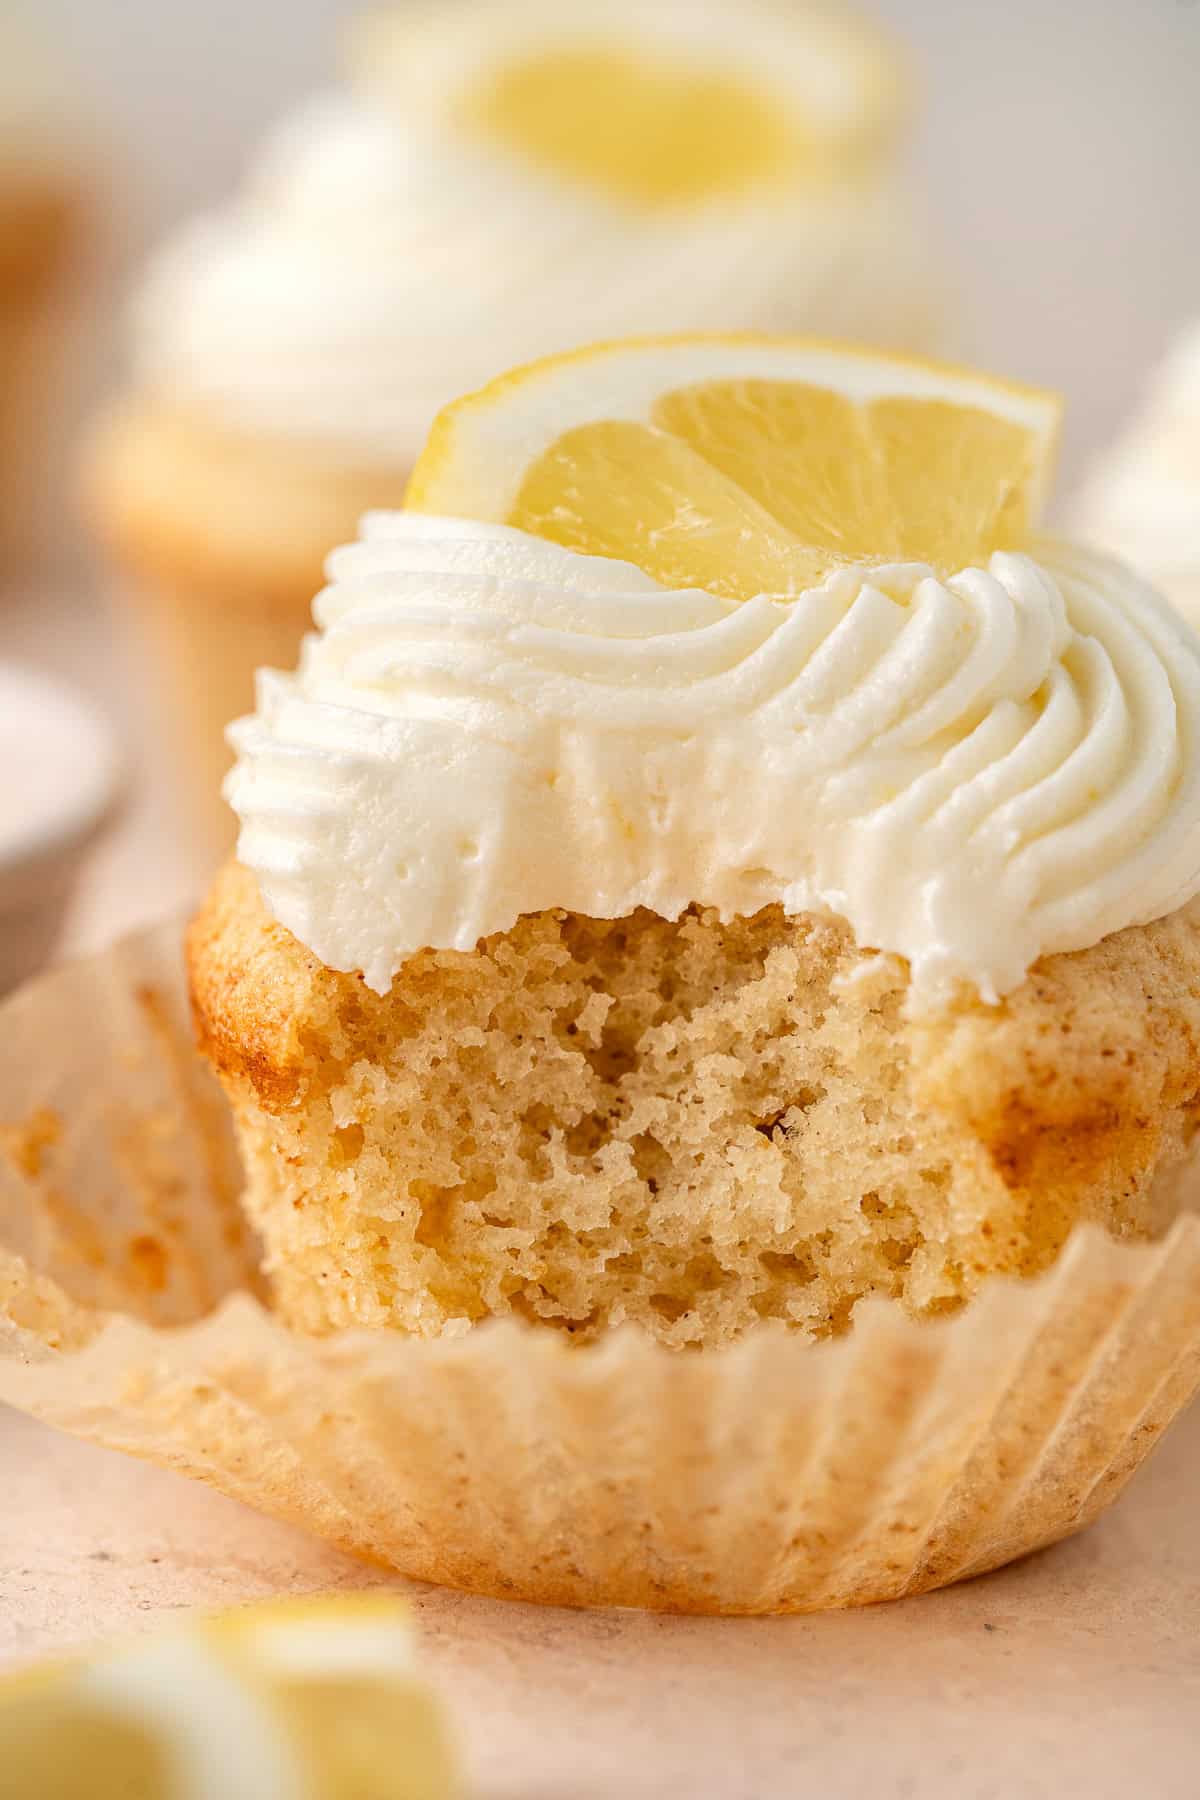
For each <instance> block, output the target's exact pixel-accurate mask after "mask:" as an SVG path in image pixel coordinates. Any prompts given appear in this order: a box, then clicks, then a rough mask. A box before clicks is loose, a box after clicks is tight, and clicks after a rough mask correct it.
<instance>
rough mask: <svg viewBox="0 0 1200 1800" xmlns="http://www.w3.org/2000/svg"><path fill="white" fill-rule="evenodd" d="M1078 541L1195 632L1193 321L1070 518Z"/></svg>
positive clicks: (1199, 543)
mask: <svg viewBox="0 0 1200 1800" xmlns="http://www.w3.org/2000/svg"><path fill="white" fill-rule="evenodd" d="M1075 522H1076V525H1077V527H1078V529H1079V531H1080V532H1081V534H1083V535H1086V536H1087V537H1090V538H1092V539H1093V540H1094V541H1095V542H1097V543H1099V544H1102V545H1103V546H1104V547H1105V548H1106V549H1109V550H1112V551H1114V552H1115V553H1116V554H1117V555H1118V556H1122V557H1124V558H1125V560H1126V561H1127V562H1130V563H1133V564H1134V566H1135V567H1137V568H1140V569H1144V570H1146V571H1147V572H1148V573H1149V574H1150V575H1152V576H1153V578H1154V580H1155V581H1156V583H1157V584H1158V586H1159V587H1161V588H1162V589H1163V590H1164V591H1165V592H1166V594H1167V595H1168V596H1169V598H1170V599H1171V600H1173V601H1174V603H1175V605H1176V606H1177V607H1178V608H1179V610H1180V611H1181V612H1182V613H1183V614H1184V616H1185V617H1186V618H1187V619H1188V620H1189V622H1190V623H1191V624H1192V625H1193V626H1196V627H1200V322H1198V323H1197V324H1195V325H1193V326H1192V327H1191V328H1190V329H1189V330H1187V331H1185V332H1184V333H1182V335H1181V336H1180V337H1179V338H1178V339H1177V341H1176V342H1175V344H1174V345H1173V347H1172V348H1171V350H1170V352H1169V353H1168V355H1167V357H1166V358H1165V360H1164V362H1163V364H1162V366H1161V368H1159V369H1158V370H1157V371H1156V373H1155V375H1154V377H1153V379H1152V381H1151V384H1150V388H1149V391H1148V393H1147V395H1146V399H1145V401H1144V403H1143V405H1142V407H1141V410H1140V411H1139V413H1138V414H1137V416H1136V417H1135V418H1134V419H1133V420H1132V421H1131V423H1130V424H1129V425H1128V427H1127V428H1126V430H1125V432H1124V433H1123V434H1122V436H1121V437H1120V438H1118V440H1117V442H1116V443H1115V444H1114V445H1113V446H1112V448H1111V449H1110V450H1109V451H1108V453H1107V454H1106V455H1105V456H1104V457H1103V458H1102V459H1101V460H1100V462H1099V463H1098V464H1097V466H1096V468H1095V470H1094V472H1093V474H1092V477H1091V479H1090V481H1088V482H1087V484H1086V485H1085V487H1084V491H1083V493H1082V495H1081V496H1080V500H1079V503H1078V507H1077V512H1076V521H1075Z"/></svg>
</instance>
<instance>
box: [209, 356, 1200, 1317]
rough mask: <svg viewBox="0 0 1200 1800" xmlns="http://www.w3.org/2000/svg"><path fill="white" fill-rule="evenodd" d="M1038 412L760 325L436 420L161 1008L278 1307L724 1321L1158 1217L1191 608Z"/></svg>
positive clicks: (1168, 1114)
mask: <svg viewBox="0 0 1200 1800" xmlns="http://www.w3.org/2000/svg"><path fill="white" fill-rule="evenodd" d="M1056 425H1057V407H1056V405H1055V403H1054V402H1053V400H1052V399H1051V398H1049V397H1048V396H1045V395H1043V394H1040V393H1037V392H1034V391H1030V390H1025V389H1020V388H1015V387H1011V386H1007V385H1005V384H1002V383H1000V382H996V381H992V380H989V379H987V378H985V377H983V376H979V375H973V374H970V373H968V372H964V371H957V370H953V369H949V368H944V367H940V366H936V365H927V364H920V363H915V362H907V361H903V360H897V359H894V358H891V357H887V356H883V355H872V354H868V353H857V352H853V351H850V350H845V349H839V348H836V347H829V346H821V345H818V344H812V343H805V342H796V341H772V340H760V341H755V340H739V339H703V338H701V339H686V338H685V339H676V340H664V341H652V340H646V341H641V342H636V343H630V344H625V345H616V346H611V347H608V348H603V349H599V350H594V351H590V352H583V353H580V354H578V355H576V356H566V357H561V358H552V359H549V360H548V361H545V362H543V363H541V364H538V365H535V366H533V367H531V368H528V369H525V370H522V371H519V372H517V373H516V374H515V375H512V376H509V377H507V378H505V379H503V380H501V381H499V382H497V383H495V384H494V385H493V386H491V387H490V388H488V389H485V390H484V391H483V392H482V393H481V394H479V395H476V396H474V397H471V398H469V399H467V400H466V401H463V402H462V403H460V404H459V405H457V406H455V407H452V408H450V409H449V410H448V411H447V412H446V413H445V414H443V416H442V418H441V419H440V420H439V422H438V425H437V426H436V428H435V430H434V432H433V434H432V437H431V440H430V443H429V446H428V448H427V450H426V452H425V454H424V456H423V457H422V459H421V462H420V464H419V465H418V468H417V471H416V473H415V475H414V478H413V483H412V487H411V490H410V493H411V509H410V510H409V511H407V512H404V513H393V514H386V515H381V516H379V517H377V518H375V519H373V520H369V521H368V522H367V525H366V528H365V533H364V536H363V538H362V541H361V542H360V543H358V544H357V545H355V546H352V547H350V548H348V549H345V550H342V551H340V552H338V553H337V554H336V555H335V556H334V557H333V559H332V562H331V565H330V570H331V577H332V580H331V585H330V586H329V587H328V588H327V589H326V590H325V592H324V593H323V594H322V595H321V596H320V598H319V599H318V601H317V605H316V619H317V624H318V627H319V632H318V635H317V636H315V637H313V638H310V639H309V640H308V642H307V644H306V646H305V650H304V654H303V657H302V660H301V664H300V668H299V671H298V672H297V673H296V674H295V675H281V674H271V673H267V674H264V675H263V676H262V677H261V679H260V686H259V698H258V710H257V713H256V714H255V716H253V717H252V718H250V719H248V720H246V721H244V722H242V723H241V724H240V725H238V726H237V727H236V729H235V730H234V732H233V734H232V736H233V741H234V743H235V745H236V747H237V750H238V753H239V762H238V766H237V768H236V770H235V772H234V773H233V775H232V776H231V778H230V781H229V785H228V794H229V798H230V800H231V802H232V805H233V807H234V809H235V810H236V812H237V813H238V814H239V816H240V818H241V821H242V831H241V838H240V844H239V858H240V861H239V863H238V864H237V865H233V866H231V867H230V868H229V869H227V871H226V872H225V873H224V874H223V875H222V876H221V878H220V879H219V881H218V882H217V884H216V887H215V888H214V890H213V892H212V895H211V897H210V899H209V901H208V903H207V905H206V906H205V908H204V910H203V912H202V913H201V915H200V918H199V919H198V921H197V922H196V924H195V926H194V928H193V931H192V934H191V941H190V967H191V980H192V990H193V996H194V1004H195V1011H196V1017H197V1020H198V1024H199V1031H200V1038H201V1043H202V1045H203V1047H204V1048H205V1050H206V1051H207V1053H208V1055H209V1057H210V1058H211V1060H212V1061H213V1062H214V1064H215V1065H216V1067H217V1069H218V1070H219V1072H220V1074H221V1077H222V1080H223V1082H224V1084H225V1087H226V1091H227V1093H228V1095H229V1097H230V1099H231V1101H232V1104H233V1108H234V1111H235V1114H236V1117H237V1122H238V1129H239V1135H240V1141H241V1148H242V1152H243V1156H244V1160H245V1165H246V1170H247V1189H246V1204H247V1207H248V1209H249V1212H250V1214H251V1217H252V1218H253V1221H254V1223H255V1225H256V1226H257V1227H258V1229H259V1231H260V1233H261V1235H262V1239H263V1242H264V1243H265V1245H266V1247H267V1253H268V1267H269V1270H270V1274H271V1276H272V1279H273V1283H274V1288H275V1292H276V1295H277V1300H278V1305H279V1307H280V1309H281V1311H282V1314H283V1316H284V1317H285V1318H286V1319H288V1320H289V1321H291V1322H292V1323H293V1324H295V1325H296V1326H298V1327H300V1328H302V1329H304V1330H305V1331H310V1332H324V1331H329V1330H333V1329H336V1328H339V1327H343V1326H347V1325H351V1324H358V1325H368V1326H375V1327H394V1328H396V1329H397V1330H399V1331H401V1332H405V1333H414V1334H425V1335H432V1336H436V1335H445V1334H450V1335H454V1334H457V1333H461V1332H465V1331H468V1330H469V1329H470V1328H471V1327H472V1326H473V1325H475V1324H477V1323H478V1322H479V1321H482V1320H484V1319H489V1318H496V1317H498V1316H503V1315H506V1314H515V1315H517V1316H518V1317H520V1318H522V1319H525V1320H528V1321H532V1322H534V1323H535V1324H536V1325H538V1326H539V1327H542V1328H545V1329H550V1330H558V1331H561V1332H564V1333H569V1334H571V1335H573V1336H575V1337H582V1338H587V1337H596V1336H602V1335H606V1334H608V1333H610V1332H611V1330H612V1328H613V1327H615V1326H617V1325H619V1324H621V1323H624V1322H633V1323H636V1324H637V1325H638V1326H639V1327H641V1328H642V1329H643V1330H644V1331H645V1332H647V1333H649V1334H651V1335H652V1336H653V1337H655V1338H657V1339H660V1340H661V1341H662V1342H664V1343H665V1344H667V1345H669V1346H673V1347H674V1346H683V1345H691V1346H698V1347H702V1348H712V1347H714V1346H720V1345H724V1344H727V1343H729V1342H731V1341H732V1340H734V1339H736V1338H738V1337H740V1336H742V1335H743V1334H745V1333H747V1332H748V1331H749V1330H750V1329H751V1328H752V1327H753V1326H755V1325H756V1324H758V1323H760V1322H761V1321H764V1320H771V1321H777V1322H779V1323H782V1324H784V1325H787V1326H790V1327H792V1328H794V1329H795V1330H797V1331H798V1332H801V1333H803V1334H806V1335H808V1336H810V1337H828V1336H837V1335H840V1334H843V1333H845V1332H847V1331H849V1330H851V1329H852V1327H853V1325H854V1321H855V1315H856V1312H857V1310H858V1309H859V1307H860V1306H861V1305H862V1303H863V1302H864V1301H866V1300H868V1299H869V1298H871V1297H879V1296H883V1297H885V1298H887V1299H888V1300H891V1301H894V1302H898V1303H899V1304H900V1305H901V1306H902V1307H903V1308H905V1309H906V1310H907V1311H908V1312H909V1313H911V1314H913V1315H916V1316H920V1317H927V1316H929V1315H931V1314H938V1313H942V1312H946V1311H953V1310H955V1309H957V1308H960V1307H962V1306H963V1305H964V1303H966V1302H969V1301H970V1300H971V1299H972V1297H973V1296H974V1295H975V1294H976V1293H977V1292H978V1290H979V1289H980V1287H981V1286H982V1285H983V1284H984V1283H985V1281H986V1280H987V1279H988V1278H989V1277H991V1276H995V1275H997V1274H1007V1275H1012V1276H1022V1277H1027V1276H1030V1275H1033V1274H1036V1273H1037V1272H1039V1271H1042V1270H1044V1269H1046V1268H1047V1267H1048V1266H1049V1265H1050V1264H1051V1263H1053V1261H1054V1260H1055V1258H1056V1257H1057V1256H1058V1255H1059V1254H1060V1252H1061V1251H1062V1248H1063V1246H1064V1244H1065V1243H1066V1241H1067V1239H1068V1237H1069V1236H1070V1235H1071V1233H1072V1232H1073V1230H1074V1228H1075V1227H1076V1226H1078V1225H1080V1224H1081V1223H1083V1222H1087V1221H1092V1222H1097V1223H1099V1224H1101V1225H1103V1226H1104V1227H1105V1228H1107V1230H1108V1231H1109V1232H1110V1233H1112V1234H1114V1235H1115V1236H1118V1237H1124V1238H1130V1239H1136V1240H1148V1239H1151V1238H1154V1237H1156V1236H1158V1235H1160V1234H1161V1233H1162V1232H1163V1231H1164V1230H1165V1229H1166V1228H1167V1226H1168V1225H1169V1224H1170V1223H1171V1221H1172V1220H1173V1219H1174V1217H1175V1216H1176V1214H1177V1212H1178V1209H1179V1205H1180V1198H1179V1196H1180V1193H1181V1191H1182V1188H1181V1184H1180V1183H1179V1182H1178V1181H1177V1180H1176V1179H1175V1178H1176V1176H1177V1175H1178V1174H1179V1172H1180V1170H1181V1169H1182V1168H1183V1167H1184V1164H1185V1160H1186V1157H1187V1155H1188V1152H1189V1147H1190V1144H1191V1140H1192V1137H1193V1134H1194V1129H1195V1121H1196V1117H1197V1104H1198V1100H1200V1054H1198V1052H1197V1045H1198V1044H1200V1000H1198V999H1197V994H1198V993H1200V912H1198V911H1197V908H1196V907H1195V906H1193V905H1191V904H1189V903H1190V902H1191V899H1192V896H1193V895H1194V894H1196V892H1197V891H1198V890H1200V762H1197V760H1196V755H1195V746H1196V743H1197V741H1200V740H1198V735H1197V734H1198V733H1200V645H1198V644H1197V642H1196V640H1195V639H1194V638H1193V637H1192V635H1191V633H1190V632H1189V631H1188V630H1187V629H1186V628H1185V627H1184V626H1183V624H1182V623H1181V622H1180V621H1179V620H1178V619H1177V618H1176V617H1175V615H1174V614H1173V613H1172V612H1171V610H1170V608H1169V607H1167V606H1166V605H1165V604H1164V603H1163V602H1162V601H1161V600H1159V599H1158V598H1157V597H1156V595H1155V594H1154V593H1153V592H1151V591H1150V590H1148V589H1147V588H1146V587H1145V586H1143V584H1142V583H1141V582H1140V581H1139V580H1138V579H1137V578H1136V577H1135V576H1134V575H1132V574H1131V573H1129V572H1128V571H1127V570H1125V569H1124V568H1123V567H1121V566H1120V565H1118V564H1115V563H1112V562H1110V561H1107V560H1106V559H1104V558H1102V557H1100V556H1098V555H1096V554H1094V553H1089V552H1084V551H1082V550H1079V549H1076V548H1073V547H1071V546H1069V545H1066V544H1058V543H1051V542H1048V541H1042V540H1037V539H1034V538H1031V536H1030V531H1031V525H1032V520H1033V517H1034V515H1035V513H1036V510H1037V507H1038V505H1039V502H1040V498H1041V493H1042V489H1043V487H1044V483H1045V480H1046V475H1047V469H1048V464H1049V458H1050V448H1051V444H1052V440H1053V437H1054V434H1055V430H1056Z"/></svg>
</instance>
